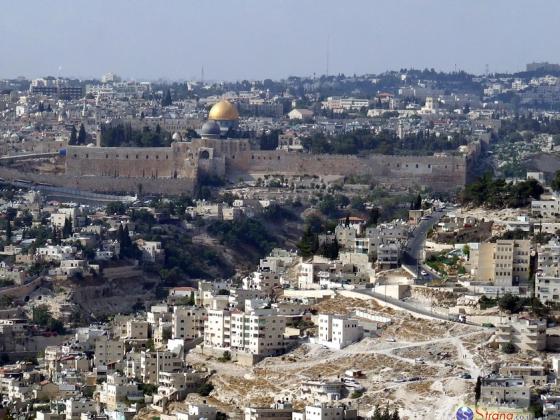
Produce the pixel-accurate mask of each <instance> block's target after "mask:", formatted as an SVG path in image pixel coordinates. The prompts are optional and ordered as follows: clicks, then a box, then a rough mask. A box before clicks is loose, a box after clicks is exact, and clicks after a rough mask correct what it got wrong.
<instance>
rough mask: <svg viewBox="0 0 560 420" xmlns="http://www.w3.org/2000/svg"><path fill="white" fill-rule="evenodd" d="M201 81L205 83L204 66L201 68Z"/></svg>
mask: <svg viewBox="0 0 560 420" xmlns="http://www.w3.org/2000/svg"><path fill="white" fill-rule="evenodd" d="M200 83H202V84H204V66H202V68H201V69H200Z"/></svg>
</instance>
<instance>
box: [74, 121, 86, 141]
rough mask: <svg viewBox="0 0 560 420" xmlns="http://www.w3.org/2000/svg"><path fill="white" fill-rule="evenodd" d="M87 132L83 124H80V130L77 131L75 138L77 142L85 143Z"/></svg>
mask: <svg viewBox="0 0 560 420" xmlns="http://www.w3.org/2000/svg"><path fill="white" fill-rule="evenodd" d="M86 138H87V133H86V129H85V127H84V125H83V124H80V131H79V132H78V137H77V139H76V141H77V144H86Z"/></svg>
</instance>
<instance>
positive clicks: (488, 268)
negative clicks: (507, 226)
mask: <svg viewBox="0 0 560 420" xmlns="http://www.w3.org/2000/svg"><path fill="white" fill-rule="evenodd" d="M469 247H470V250H471V251H470V256H469V261H468V262H467V264H466V265H465V266H466V267H467V268H468V269H469V270H470V272H471V274H472V275H473V276H474V277H475V278H476V279H477V280H478V281H483V282H490V283H493V284H494V285H495V286H499V287H510V286H518V285H520V284H525V283H527V282H528V280H529V274H530V259H531V243H530V241H529V240H498V241H496V242H495V243H491V242H483V243H471V244H469Z"/></svg>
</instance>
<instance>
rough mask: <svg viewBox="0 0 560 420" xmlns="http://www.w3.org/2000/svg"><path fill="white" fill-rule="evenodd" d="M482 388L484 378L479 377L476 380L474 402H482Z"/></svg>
mask: <svg viewBox="0 0 560 420" xmlns="http://www.w3.org/2000/svg"><path fill="white" fill-rule="evenodd" d="M481 388H482V378H481V377H480V376H479V377H477V378H476V385H475V386H474V402H475V403H478V401H479V400H480V391H481Z"/></svg>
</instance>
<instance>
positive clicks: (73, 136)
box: [68, 126, 78, 146]
mask: <svg viewBox="0 0 560 420" xmlns="http://www.w3.org/2000/svg"><path fill="white" fill-rule="evenodd" d="M68 144H69V145H70V146H75V145H76V144H78V132H77V131H76V127H74V126H72V131H70V139H68Z"/></svg>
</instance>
